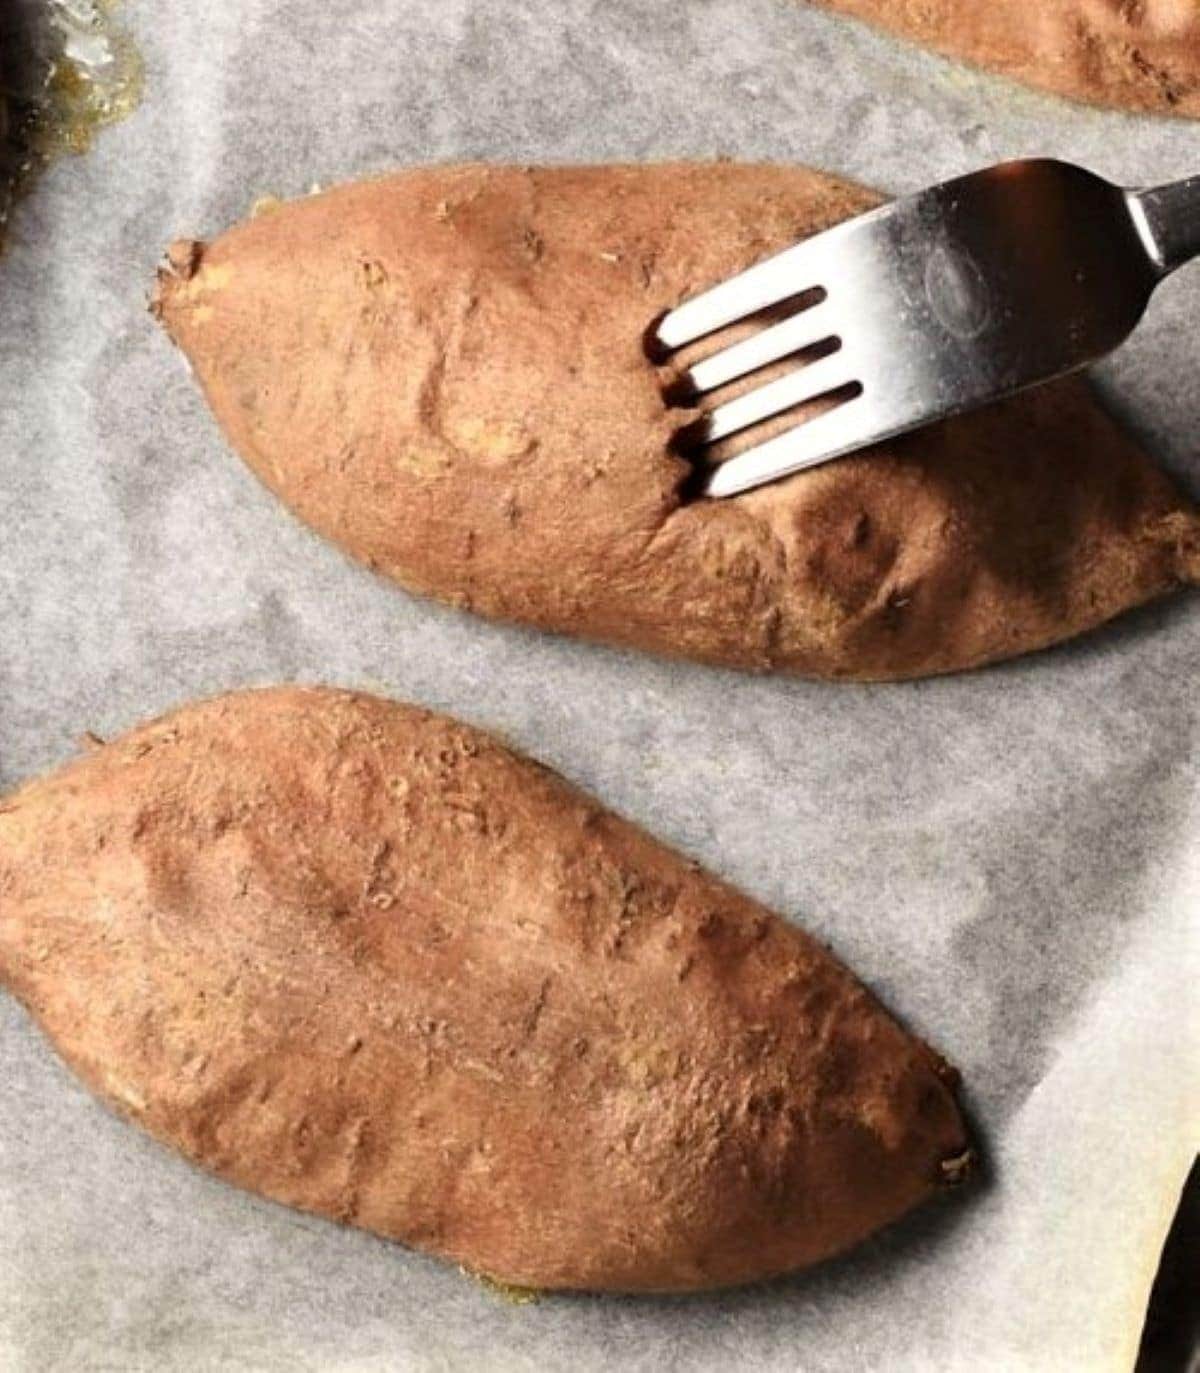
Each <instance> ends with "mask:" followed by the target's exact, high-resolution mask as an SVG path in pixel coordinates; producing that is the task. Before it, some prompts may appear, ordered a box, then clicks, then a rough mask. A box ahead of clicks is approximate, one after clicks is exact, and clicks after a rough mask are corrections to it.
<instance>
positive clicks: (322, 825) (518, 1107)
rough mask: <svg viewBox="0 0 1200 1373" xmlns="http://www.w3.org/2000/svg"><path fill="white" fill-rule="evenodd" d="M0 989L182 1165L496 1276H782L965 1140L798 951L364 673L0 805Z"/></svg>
mask: <svg viewBox="0 0 1200 1373" xmlns="http://www.w3.org/2000/svg"><path fill="white" fill-rule="evenodd" d="M0 978H2V980H3V982H4V983H5V984H6V985H7V986H8V987H10V988H11V989H12V990H13V991H14V992H15V993H16V994H17V995H18V996H19V997H20V998H21V999H22V1000H23V1001H24V1002H25V1003H26V1005H27V1006H28V1007H29V1009H30V1010H31V1011H32V1013H33V1014H34V1016H35V1017H36V1018H37V1020H38V1021H39V1022H40V1024H41V1025H42V1026H43V1028H44V1029H45V1031H46V1033H47V1034H48V1035H49V1036H50V1038H51V1039H52V1040H53V1042H54V1043H55V1045H56V1046H57V1047H58V1049H59V1051H60V1052H61V1053H62V1054H63V1056H64V1057H65V1058H66V1059H67V1061H68V1062H69V1063H70V1064H71V1065H72V1067H74V1069H75V1070H76V1071H77V1072H78V1073H79V1074H80V1075H81V1077H82V1078H83V1079H84V1080H85V1081H86V1082H87V1083H88V1084H89V1085H90V1086H91V1087H92V1088H93V1089H94V1090H95V1091H96V1092H97V1093H98V1094H99V1095H101V1096H102V1097H103V1098H105V1099H106V1100H107V1101H108V1102H109V1103H110V1104H112V1105H113V1106H115V1107H116V1108H117V1109H118V1110H120V1111H121V1112H122V1113H124V1114H125V1115H127V1116H128V1117H129V1118H130V1119H131V1120H134V1121H136V1122H137V1123H138V1124H140V1125H142V1126H143V1127H144V1128H145V1129H147V1130H149V1131H150V1132H151V1133H152V1134H153V1135H155V1136H156V1137H157V1138H158V1139H160V1140H162V1141H163V1142H165V1143H167V1144H170V1145H172V1146H173V1147H174V1148H176V1149H178V1150H180V1151H181V1152H182V1153H184V1154H185V1155H187V1156H188V1157H189V1158H191V1159H193V1160H194V1161H195V1162H197V1163H199V1164H201V1165H203V1166H204V1167H206V1168H208V1169H211V1170H212V1171H213V1172H215V1173H217V1174H219V1175H220V1176H221V1177H224V1178H227V1179H229V1180H230V1181H231V1182H235V1183H238V1184H239V1185H241V1186H243V1187H247V1188H250V1189H252V1190H253V1191H256V1192H260V1193H262V1194H263V1195H265V1196H268V1197H272V1198H275V1199H276V1200H278V1201H281V1202H286V1203H288V1204H289V1205H292V1206H297V1207H301V1208H304V1209H305V1210H308V1211H314V1212H318V1213H320V1214H322V1215H325V1216H330V1217H332V1218H334V1219H337V1220H341V1221H346V1222H350V1223H353V1224H355V1225H359V1226H362V1227H364V1228H366V1229H369V1230H373V1231H376V1232H378V1233H379V1234H381V1235H385V1236H388V1237H390V1238H392V1239H396V1240H401V1241H403V1242H404V1243H406V1244H411V1245H415V1246H417V1247H419V1248H422V1249H426V1250H430V1251H431V1252H433V1253H436V1254H440V1255H443V1256H445V1257H447V1258H451V1259H454V1260H456V1261H458V1262H459V1263H462V1264H465V1265H467V1266H469V1267H470V1268H471V1269H474V1270H477V1271H480V1272H484V1273H487V1274H490V1275H493V1276H495V1277H497V1278H501V1279H504V1280H506V1281H508V1282H512V1283H517V1284H524V1285H531V1286H535V1287H542V1288H596V1289H627V1290H635V1291H636V1290H683V1289H690V1288H704V1287H711V1286H716V1285H720V1284H727V1283H738V1282H744V1281H747V1280H750V1279H755V1278H760V1277H764V1276H766V1275H769V1274H774V1273H779V1272H782V1271H784V1270H788V1269H792V1268H797V1267H800V1266H803V1265H806V1264H811V1263H814V1262H816V1261H817V1260H819V1259H821V1258H824V1257H825V1256H826V1255H829V1254H832V1253H835V1252H837V1251H838V1250H841V1249H844V1248H845V1247H846V1246H847V1245H850V1244H853V1243H854V1242H855V1241H856V1240H858V1239H860V1238H862V1237H863V1236H864V1235H866V1234H867V1233H869V1232H870V1231H872V1230H874V1229H875V1228H876V1227H877V1226H880V1225H883V1224H885V1223H886V1222H888V1221H891V1220H893V1219H894V1218H895V1217H897V1216H899V1215H901V1214H902V1213H903V1212H904V1211H906V1210H908V1208H909V1207H911V1206H913V1205H914V1204H915V1203H917V1202H919V1201H921V1200H922V1199H924V1198H925V1197H927V1196H928V1195H929V1194H930V1193H931V1192H933V1191H934V1190H935V1189H937V1188H938V1187H939V1186H940V1185H943V1184H945V1183H947V1182H949V1181H953V1180H955V1179H956V1178H957V1176H958V1175H959V1174H960V1173H961V1172H962V1170H963V1168H964V1167H965V1163H966V1157H967V1153H966V1151H967V1142H966V1136H965V1131H964V1126H963V1122H962V1120H961V1118H960V1116H959V1112H958V1109H957V1107H956V1105H955V1101H954V1095H953V1084H952V1074H951V1073H950V1070H948V1069H947V1068H946V1066H945V1065H944V1064H943V1063H942V1062H941V1060H940V1059H938V1058H937V1056H936V1055H935V1054H934V1053H932V1052H931V1051H930V1050H929V1049H928V1048H927V1047H926V1046H925V1045H924V1044H922V1043H919V1042H918V1041H917V1040H915V1039H913V1038H911V1037H910V1036H909V1035H907V1034H906V1033H905V1032H904V1031H903V1030H902V1029H901V1028H900V1027H899V1026H898V1025H897V1024H896V1022H895V1021H893V1020H892V1019H891V1018H890V1017H889V1016H888V1015H887V1013H886V1012H885V1011H884V1010H883V1009H882V1007H880V1005H879V1004H878V1003H877V1002H876V1001H875V1000H874V999H873V998H872V997H871V995H870V994H869V993H868V992H867V991H865V990H864V988H863V987H861V986H860V985H859V984H858V983H857V982H856V981H855V980H854V978H853V977H851V975H850V974H849V973H848V972H846V971H845V970H844V969H843V968H842V967H840V966H839V965H838V964H837V963H836V962H835V961H834V960H833V959H832V958H831V957H830V956H829V954H827V953H826V952H825V950H824V949H823V948H822V947H821V946H820V945H818V944H817V943H815V942H814V941H813V940H811V939H809V938H807V937H806V936H805V935H803V934H802V933H800V932H799V931H798V930H796V929H794V928H792V927H791V926H789V925H787V924H785V923H784V922H783V921H781V920H779V919H777V918H776V917H774V916H772V915H770V914H768V912H767V911H765V910H763V909H762V908H761V907H760V906H758V905H756V904H755V903H754V902H752V901H750V900H748V899H747V898H745V897H743V896H740V895H738V894H737V893H736V892H734V891H732V890H730V888H728V887H726V886H724V885H723V884H722V883H720V882H718V881H716V880H715V879H714V878H711V877H708V876H706V875H705V874H704V873H702V872H700V871H698V870H697V868H696V867H695V865H693V864H691V863H688V862H687V861H685V860H684V859H682V858H680V857H678V856H677V855H675V854H673V853H671V852H670V851H669V850H667V849H665V848H663V847H662V846H661V845H659V844H657V843H655V842H654V841H653V840H652V839H650V838H648V837H647V836H646V835H645V834H643V833H641V832H640V831H639V830H637V829H636V828H634V827H633V826H631V825H629V824H627V823H625V822H623V821H621V820H619V819H617V818H616V817H614V816H612V815H610V814H607V813H606V812H605V811H603V810H601V809H600V808H599V807H598V806H596V805H595V804H594V803H593V802H591V801H589V800H588V799H587V798H585V797H584V796H582V795H580V794H579V793H578V792H576V791H574V790H572V789H571V788H570V787H568V786H567V785H566V784H565V783H563V782H562V781H561V780H559V779H558V778H557V777H555V776H553V775H552V774H551V773H549V772H547V771H545V770H544V769H542V768H539V767H537V766H535V765H534V764H533V763H530V762H527V761H524V760H522V759H520V758H517V757H515V756H514V755H513V754H511V753H509V752H508V751H507V750H505V749H503V748H502V747H500V746H499V745H498V744H496V743H495V742H493V741H492V740H490V739H488V738H487V737H485V736H483V735H480V734H479V733H477V732H475V731H474V730H471V729H468V728H466V727H464V726H462V725H458V724H455V723H453V722H452V721H449V720H446V719H441V718H438V717H436V716H433V715H429V714H426V713H424V712H422V711H419V710H414V709H408V708H405V707H401V706H396V705H391V704H387V703H384V702H382V701H379V700H375V699H372V698H370V697H365V696H358V695H352V694H349V693H341V692H334V691H320V690H300V689H279V690H271V691H261V692H249V693H243V694H240V695H234V696H229V697H225V698H223V699H220V700H216V701H213V702H210V703H208V704H204V705H199V706H193V707H191V708H188V709H185V710H182V711H180V712H178V713H177V714H175V715H172V716H168V717H167V718H165V719H163V720H160V721H158V722H156V723H154V724H151V725H148V726H146V727H144V728H142V729H139V730H137V731H136V732H135V733H133V734H131V735H129V736H128V737H127V738H125V739H124V740H122V741H120V742H118V743H115V744H112V745H109V746H107V747H105V748H103V749H101V750H100V751H99V752H97V753H95V754H93V755H92V756H89V757H87V758H85V759H83V760H82V761H79V762H76V763H75V764H73V765H71V766H69V767H67V768H65V769H63V770H62V771H60V772H58V773H57V774H55V775H53V776H51V777H49V778H47V779H46V780H43V781H39V782H35V783H33V784H32V785H30V786H28V787H26V788H25V789H24V790H22V791H19V792H18V793H16V795H14V796H12V797H10V798H9V799H8V800H7V801H6V802H3V803H0Z"/></svg>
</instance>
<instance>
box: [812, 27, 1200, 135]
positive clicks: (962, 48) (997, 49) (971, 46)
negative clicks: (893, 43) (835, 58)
mask: <svg viewBox="0 0 1200 1373" xmlns="http://www.w3.org/2000/svg"><path fill="white" fill-rule="evenodd" d="M815 3H816V4H819V5H824V6H825V7H826V8H827V9H832V10H839V11H841V12H842V13H844V14H852V15H855V16H856V17H857V18H860V19H866V20H869V21H870V22H871V23H873V24H878V25H879V26H880V27H881V28H885V29H891V30H892V31H894V32H895V33H899V34H902V35H903V36H904V37H906V38H911V39H913V40H914V41H916V42H918V43H923V44H924V45H925V46H926V47H930V48H934V49H935V50H937V51H938V52H943V53H945V54H946V55H947V56H949V57H961V58H965V59H966V60H967V61H969V62H975V63H977V64H978V65H979V66H981V67H987V68H989V69H990V70H992V71H995V72H999V73H1000V74H1001V75H1003V76H1011V77H1012V78H1014V79H1015V80H1017V81H1024V82H1027V83H1028V84H1029V85H1031V86H1041V87H1043V88H1044V89H1046V90H1049V91H1054V92H1055V93H1056V94H1058V95H1066V96H1069V97H1071V98H1072V99H1074V100H1085V101H1088V102H1089V103H1091V104H1096V105H1112V106H1117V107H1121V108H1125V109H1130V110H1144V111H1146V112H1148V113H1151V114H1176V115H1189V116H1191V117H1193V118H1195V117H1196V116H1197V115H1200V5H1197V4H1196V0H1043V3H1040V4H1031V3H1030V0H919V3H914V0H815Z"/></svg>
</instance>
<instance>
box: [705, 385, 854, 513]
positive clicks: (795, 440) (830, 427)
mask: <svg viewBox="0 0 1200 1373" xmlns="http://www.w3.org/2000/svg"><path fill="white" fill-rule="evenodd" d="M862 399H863V398H862V397H861V396H857V397H853V398H851V399H850V400H846V401H843V402H842V403H841V404H840V405H838V406H836V407H835V408H834V409H832V410H830V411H828V412H827V413H825V414H824V415H818V416H816V418H815V419H811V420H806V421H805V422H804V423H803V424H798V425H797V426H796V427H795V429H789V430H788V431H787V433H786V434H778V435H776V437H775V438H773V439H768V440H767V441H766V442H765V443H760V444H759V445H758V446H757V447H756V448H748V449H747V450H746V451H745V452H744V453H739V454H738V455H737V457H736V458H730V459H729V460H728V462H723V463H721V464H720V466H719V467H714V468H713V470H712V474H711V476H709V478H708V480H707V482H706V483H705V485H704V495H706V496H709V497H711V498H712V499H714V500H717V499H721V498H723V497H725V496H736V495H738V494H739V493H740V492H742V491H749V490H751V489H752V488H753V487H756V486H762V485H764V484H765V483H767V482H772V481H777V480H778V479H779V478H780V477H788V476H791V475H792V474H793V473H795V472H803V471H804V470H805V469H806V468H809V467H818V466H820V464H822V463H825V462H830V461H832V459H834V458H840V457H843V456H844V455H845V454H847V453H852V452H853V451H854V450H855V449H857V448H860V447H862V446H863V445H864V444H867V443H871V442H874V441H875V440H876V439H877V438H879V437H881V436H880V435H877V434H876V433H874V432H873V430H872V428H871V423H870V416H871V409H870V406H869V405H863V404H862Z"/></svg>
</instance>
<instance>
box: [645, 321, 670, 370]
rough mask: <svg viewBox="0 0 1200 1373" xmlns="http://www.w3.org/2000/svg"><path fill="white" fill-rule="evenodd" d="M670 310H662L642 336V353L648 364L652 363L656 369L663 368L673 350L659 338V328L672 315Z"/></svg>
mask: <svg viewBox="0 0 1200 1373" xmlns="http://www.w3.org/2000/svg"><path fill="white" fill-rule="evenodd" d="M670 313H671V312H670V310H661V311H659V313H658V314H657V315H655V316H654V318H653V319H652V320H651V321H650V323H649V324H648V325H647V327H646V332H645V333H644V334H643V335H642V352H643V353H644V354H645V356H646V360H647V361H648V362H652V363H653V364H654V366H655V367H661V366H662V365H663V363H665V362H666V361H668V359H669V358H670V356H671V350H670V349H669V348H668V347H666V345H665V344H663V342H662V341H661V340H660V339H659V337H658V330H659V326H660V325H661V324H662V322H663V320H664V319H666V317H667V316H668V315H669V314H670Z"/></svg>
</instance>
